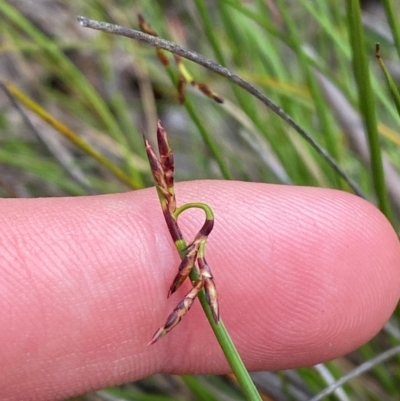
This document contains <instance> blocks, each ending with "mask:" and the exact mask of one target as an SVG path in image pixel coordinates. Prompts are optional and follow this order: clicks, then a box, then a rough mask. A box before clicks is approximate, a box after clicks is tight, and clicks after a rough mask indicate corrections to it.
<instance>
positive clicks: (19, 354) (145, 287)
mask: <svg viewBox="0 0 400 401" xmlns="http://www.w3.org/2000/svg"><path fill="white" fill-rule="evenodd" d="M177 199H178V204H179V205H181V204H182V203H184V202H188V201H204V202H207V203H209V204H210V205H211V206H212V208H213V209H214V212H215V217H216V221H215V229H214V231H213V232H212V233H211V235H210V238H209V241H208V245H207V261H208V263H209V265H210V267H211V269H212V273H213V275H214V277H215V282H216V285H217V290H218V292H219V297H220V309H221V317H222V319H223V320H224V322H225V324H226V326H227V328H228V330H229V331H230V333H231V335H232V337H233V340H234V342H235V344H236V345H237V347H238V349H239V351H240V353H241V354H242V356H243V358H244V361H245V363H246V365H247V366H248V368H249V369H252V370H261V369H262V370H266V369H283V368H290V367H295V366H304V365H311V364H315V363H318V362H322V361H326V360H329V359H332V358H335V357H337V356H340V355H343V354H346V353H348V352H349V351H351V350H353V349H355V348H356V347H358V346H360V345H361V344H363V343H364V342H366V341H367V340H369V339H370V338H371V337H373V336H374V335H375V334H376V333H377V332H378V330H379V329H380V328H381V327H382V325H383V324H384V323H385V321H386V320H387V319H388V318H389V316H390V314H391V313H392V311H393V309H394V307H395V305H396V303H397V301H398V298H399V295H400V274H399V273H400V271H399V266H400V246H399V242H398V239H397V237H396V234H395V233H394V231H393V229H392V228H391V226H390V225H389V223H388V222H387V221H386V219H385V218H384V217H383V216H382V214H381V213H380V212H379V211H378V210H377V209H376V208H375V207H374V206H372V205H371V204H369V203H367V202H365V201H363V200H361V199H359V198H357V197H355V196H352V195H349V194H346V193H343V192H339V191H333V190H327V189H315V188H300V187H284V186H273V185H265V184H254V183H240V182H219V181H198V182H188V183H181V184H178V185H177ZM181 219H182V221H181V226H182V228H183V230H184V232H185V235H187V238H188V239H189V240H190V239H192V238H193V236H194V235H195V233H196V232H197V230H198V229H199V228H200V227H201V225H202V222H203V215H202V214H201V212H200V211H193V212H192V211H189V212H186V213H185V214H184V215H183V216H182V218H181ZM0 231H1V234H0V247H1V264H0V277H1V280H0V344H1V346H0V366H1V374H0V399H1V400H3V401H4V400H7V401H11V400H14V401H17V400H22V399H24V400H40V401H44V400H54V399H62V398H66V397H67V396H71V395H73V394H79V393H83V392H87V391H90V390H94V389H99V388H102V387H106V386H110V385H112V384H117V383H122V382H127V381H132V380H136V379H139V378H142V377H145V376H147V375H150V374H153V373H156V372H164V373H194V372H196V373H221V372H228V371H229V367H228V365H227V363H226V362H225V360H224V357H223V355H222V353H221V351H220V350H219V347H218V344H217V342H216V340H215V339H214V337H213V334H212V332H211V329H210V328H209V326H208V323H207V321H206V320H205V317H204V315H203V312H202V310H201V308H200V306H199V304H198V302H197V301H196V302H195V305H194V306H193V308H192V310H191V311H190V312H189V314H188V315H187V316H186V317H185V318H184V319H183V321H182V322H181V323H180V324H179V325H178V326H177V327H176V328H175V329H174V330H173V331H172V332H171V333H169V334H168V335H167V336H166V337H164V338H162V339H161V340H160V341H159V342H158V343H156V344H154V345H152V346H150V347H147V346H146V344H147V343H148V342H149V340H150V339H151V337H152V335H153V333H154V332H155V330H156V329H157V328H158V327H159V326H160V325H162V324H163V323H164V321H165V319H166V317H167V315H168V314H169V312H170V311H171V310H172V309H173V307H174V306H175V305H176V303H178V301H179V300H180V299H181V297H182V296H183V294H184V293H185V292H186V291H187V290H188V288H189V283H184V285H183V286H182V287H183V288H180V289H179V290H178V291H177V293H176V294H174V295H173V296H172V297H171V299H169V300H167V299H166V295H167V293H168V289H169V286H170V285H171V281H172V279H173V278H174V276H175V274H176V269H177V267H178V265H179V257H178V255H177V252H176V251H175V248H174V245H173V243H172V241H171V240H170V237H169V233H168V231H167V229H166V226H165V223H164V220H163V216H162V213H161V210H160V206H159V204H158V199H157V195H156V191H155V189H154V188H151V189H147V190H143V191H137V192H133V193H127V194H118V195H106V196H96V197H81V198H60V199H31V200H2V201H1V202H0Z"/></svg>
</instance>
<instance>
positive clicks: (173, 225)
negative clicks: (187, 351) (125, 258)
mask: <svg viewBox="0 0 400 401" xmlns="http://www.w3.org/2000/svg"><path fill="white" fill-rule="evenodd" d="M157 142H158V150H159V154H160V157H159V159H158V158H157V156H156V153H155V152H154V150H153V148H152V147H151V146H150V144H149V142H148V141H147V139H145V146H146V153H147V157H148V159H149V163H150V168H151V172H152V174H153V178H154V181H155V184H156V188H157V193H158V197H159V200H160V204H161V209H162V212H163V215H164V218H165V222H166V224H167V227H168V230H169V233H170V235H171V238H172V240H173V241H174V243H175V246H176V248H177V250H178V252H179V255H180V257H181V259H182V261H181V264H180V265H179V268H178V273H177V274H176V276H175V278H174V280H173V282H172V284H171V287H170V289H169V292H168V296H170V295H172V294H173V293H174V292H175V291H176V290H177V289H178V288H179V287H180V285H181V284H182V283H183V282H184V281H185V280H186V278H187V277H188V276H189V277H190V279H191V280H192V284H193V287H192V288H191V290H190V291H189V292H188V293H187V294H186V296H185V297H184V298H183V299H182V300H181V301H180V302H179V303H178V304H177V306H176V307H175V308H174V310H173V311H172V312H171V314H170V315H169V316H168V318H167V319H166V321H165V323H164V325H163V326H161V327H160V328H159V329H158V330H157V331H156V332H155V334H154V335H153V337H152V339H151V340H150V342H149V344H148V345H152V344H154V343H155V342H157V341H158V340H159V339H160V338H161V337H163V336H164V335H166V334H167V333H168V332H170V331H171V330H172V329H173V328H174V327H175V326H176V325H177V324H178V323H179V322H180V321H181V319H182V318H183V316H184V315H185V314H186V313H187V312H188V311H189V309H190V308H191V306H192V305H193V302H194V300H195V299H196V297H198V298H199V300H200V303H201V305H202V307H203V309H204V311H205V314H206V316H207V319H208V321H209V323H210V325H211V327H212V329H213V331H214V334H215V336H216V338H217V340H218V341H219V343H220V346H221V348H222V350H223V352H224V354H225V356H226V358H227V360H228V362H229V364H230V366H231V368H232V371H233V372H234V373H235V375H236V378H237V380H238V382H239V383H240V385H241V386H242V390H243V392H244V393H245V395H246V396H247V398H248V399H249V400H261V398H260V395H259V393H258V391H257V389H256V387H255V386H254V384H253V382H252V380H251V378H250V375H249V373H248V371H247V370H246V367H245V365H244V363H243V361H242V360H241V358H240V356H239V353H238V351H237V350H236V348H235V346H234V344H233V342H232V340H231V338H230V336H229V334H228V332H227V330H226V328H225V326H224V324H223V322H222V320H221V319H220V314H219V307H218V296H217V291H216V286H215V283H214V280H213V276H212V274H211V270H210V267H209V265H208V264H207V261H206V259H205V246H206V242H207V239H208V236H209V234H210V233H211V230H212V229H213V226H214V214H213V211H212V209H211V207H210V206H209V205H207V204H205V203H201V202H191V203H187V204H184V205H182V206H180V207H177V204H176V197H175V189H174V156H173V153H172V150H171V148H170V146H169V143H168V139H167V133H166V131H165V129H164V128H163V126H162V125H161V122H158V127H157ZM194 208H197V209H202V210H203V211H204V213H205V216H206V219H205V222H204V224H203V226H202V227H201V228H200V230H199V232H198V233H197V235H196V237H195V238H194V240H193V241H192V242H191V243H189V244H187V243H186V241H185V239H184V238H183V235H182V231H181V230H180V228H179V225H178V217H179V216H180V215H181V214H182V213H183V212H184V211H186V210H189V209H194ZM194 266H195V267H196V268H195V269H194V268H193V267H194Z"/></svg>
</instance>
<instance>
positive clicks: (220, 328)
mask: <svg viewBox="0 0 400 401" xmlns="http://www.w3.org/2000/svg"><path fill="white" fill-rule="evenodd" d="M159 195H160V194H159ZM160 202H162V199H161V197H160ZM188 209H202V210H203V211H204V213H205V215H206V219H208V220H212V219H214V213H213V211H212V209H211V208H210V206H208V205H207V204H205V203H201V202H192V203H186V204H185V205H182V206H180V207H178V208H177V209H176V210H175V212H174V218H175V219H177V218H178V217H179V215H180V214H181V213H182V212H184V211H185V210H188ZM175 245H176V248H177V250H178V252H179V255H180V257H181V258H184V257H185V254H186V249H187V244H186V242H185V240H184V239H181V240H178V241H176V242H175ZM202 252H203V253H204V249H203V250H202ZM189 277H190V279H191V280H192V281H196V280H197V272H196V271H195V269H192V271H191V273H190V275H189ZM198 298H199V301H200V304H201V306H202V308H203V310H204V313H205V314H206V317H207V319H208V322H209V323H210V326H211V328H212V330H213V332H214V335H215V337H216V338H217V341H218V342H219V345H220V347H221V349H222V351H223V353H224V355H225V357H226V359H227V361H228V363H229V365H230V367H231V369H232V371H233V373H234V374H235V376H236V378H237V380H238V382H239V384H240V386H241V388H242V391H243V393H244V394H245V396H246V398H247V399H248V400H249V401H261V400H262V398H261V396H260V394H259V392H258V390H257V388H256V386H255V385H254V383H253V381H252V379H251V377H250V374H249V372H248V371H247V369H246V366H245V365H244V363H243V361H242V359H241V357H240V355H239V352H238V351H237V349H236V347H235V345H234V343H233V341H232V339H231V337H230V335H229V333H228V331H227V329H226V327H225V325H224V323H223V321H222V319H220V320H219V322H218V323H216V322H215V321H214V317H213V314H212V311H211V308H210V306H209V305H208V303H207V300H206V295H205V291H204V289H202V290H201V291H200V293H199V295H198Z"/></svg>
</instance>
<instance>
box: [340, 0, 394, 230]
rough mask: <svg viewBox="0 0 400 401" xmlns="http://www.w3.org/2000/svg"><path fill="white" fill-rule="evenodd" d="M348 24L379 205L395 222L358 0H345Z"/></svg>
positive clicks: (354, 70)
mask: <svg viewBox="0 0 400 401" xmlns="http://www.w3.org/2000/svg"><path fill="white" fill-rule="evenodd" d="M347 15H348V27H349V34H350V43H351V47H352V52H353V72H354V76H355V79H356V83H357V88H358V97H359V105H360V111H361V114H362V117H363V121H364V125H365V129H366V132H367V139H368V145H369V152H370V159H371V170H372V178H373V185H374V189H375V194H376V197H377V199H378V205H379V209H380V210H381V211H382V213H383V214H385V216H386V217H387V218H388V219H389V220H391V221H392V223H394V219H393V215H392V211H391V209H390V205H389V200H388V196H387V191H386V184H385V177H384V172H383V164H382V155H381V147H380V143H379V135H378V129H377V120H376V106H375V101H374V95H373V92H372V87H371V81H370V74H369V67H368V59H367V54H366V50H365V49H366V43H365V38H364V31H363V26H362V21H361V8H360V2H359V0H347Z"/></svg>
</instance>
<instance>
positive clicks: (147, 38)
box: [78, 16, 365, 198]
mask: <svg viewBox="0 0 400 401" xmlns="http://www.w3.org/2000/svg"><path fill="white" fill-rule="evenodd" d="M78 21H79V23H80V24H81V26H83V27H86V28H92V29H97V30H99V31H104V32H108V33H111V34H113V35H118V36H125V37H127V38H131V39H134V40H137V41H139V42H143V43H146V44H147V45H150V46H153V47H156V48H158V49H164V50H167V51H169V52H171V53H173V54H175V55H178V56H181V57H183V58H186V59H188V60H191V61H193V62H195V63H197V64H199V65H202V66H203V67H205V68H208V69H209V70H210V71H214V72H215V73H216V74H219V75H221V76H223V77H225V78H227V79H228V80H229V81H231V82H233V83H234V84H236V85H238V86H240V87H241V88H243V89H244V90H245V91H247V92H248V93H250V94H251V95H253V96H254V97H255V98H257V99H258V100H260V101H261V102H262V103H263V104H264V105H266V106H267V107H268V108H269V109H270V110H271V111H272V112H273V113H275V114H276V115H278V116H279V117H280V118H281V119H283V120H284V121H285V122H286V123H287V124H288V125H289V126H291V127H292V128H293V129H294V130H295V131H296V132H297V133H299V134H300V135H301V136H302V137H303V138H304V139H305V140H306V141H307V142H308V143H309V144H310V145H311V146H312V147H313V148H314V149H315V150H316V151H317V152H318V153H319V154H320V155H321V156H322V157H323V158H324V159H325V160H326V161H327V163H328V164H329V165H330V166H331V167H332V168H333V170H334V171H336V173H337V174H338V175H339V176H340V177H342V178H343V180H344V181H345V182H346V183H347V184H348V185H349V187H350V188H351V189H352V190H353V191H354V193H356V194H357V195H358V196H360V197H362V198H365V195H364V194H363V192H362V191H361V189H360V188H359V186H358V185H357V183H356V182H355V181H354V180H353V179H352V178H351V177H350V176H349V175H348V174H346V172H345V171H344V170H343V169H342V168H341V167H340V166H339V164H338V163H337V162H336V161H335V159H334V158H333V157H332V156H331V155H330V154H329V152H328V151H327V150H326V149H324V148H323V147H322V146H321V145H320V144H319V143H318V142H317V141H316V140H315V139H314V138H313V137H312V136H311V134H310V133H308V132H307V131H306V130H304V129H303V128H302V127H300V125H299V124H297V123H296V121H294V120H293V118H292V117H290V116H289V115H288V114H287V113H285V112H284V111H283V110H282V109H281V108H280V107H279V106H277V105H276V104H275V103H274V102H273V101H271V100H270V99H269V98H268V97H267V96H265V95H264V94H263V93H261V92H260V91H259V90H258V89H257V88H255V87H254V86H253V85H251V84H250V83H248V82H246V81H245V80H243V79H242V78H240V77H239V76H237V75H235V74H233V73H232V72H231V71H230V70H228V69H227V68H225V67H223V66H221V65H219V64H217V63H215V62H214V61H212V60H210V59H207V58H206V57H204V56H202V55H200V54H198V53H196V52H194V51H192V50H186V49H184V48H182V47H180V46H178V45H177V44H175V43H172V42H169V41H167V40H164V39H161V38H159V37H156V36H153V35H149V34H146V33H144V32H140V31H136V30H134V29H129V28H125V27H122V26H120V25H114V24H109V23H107V22H102V21H96V20H92V19H89V18H86V17H82V16H80V17H78Z"/></svg>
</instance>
